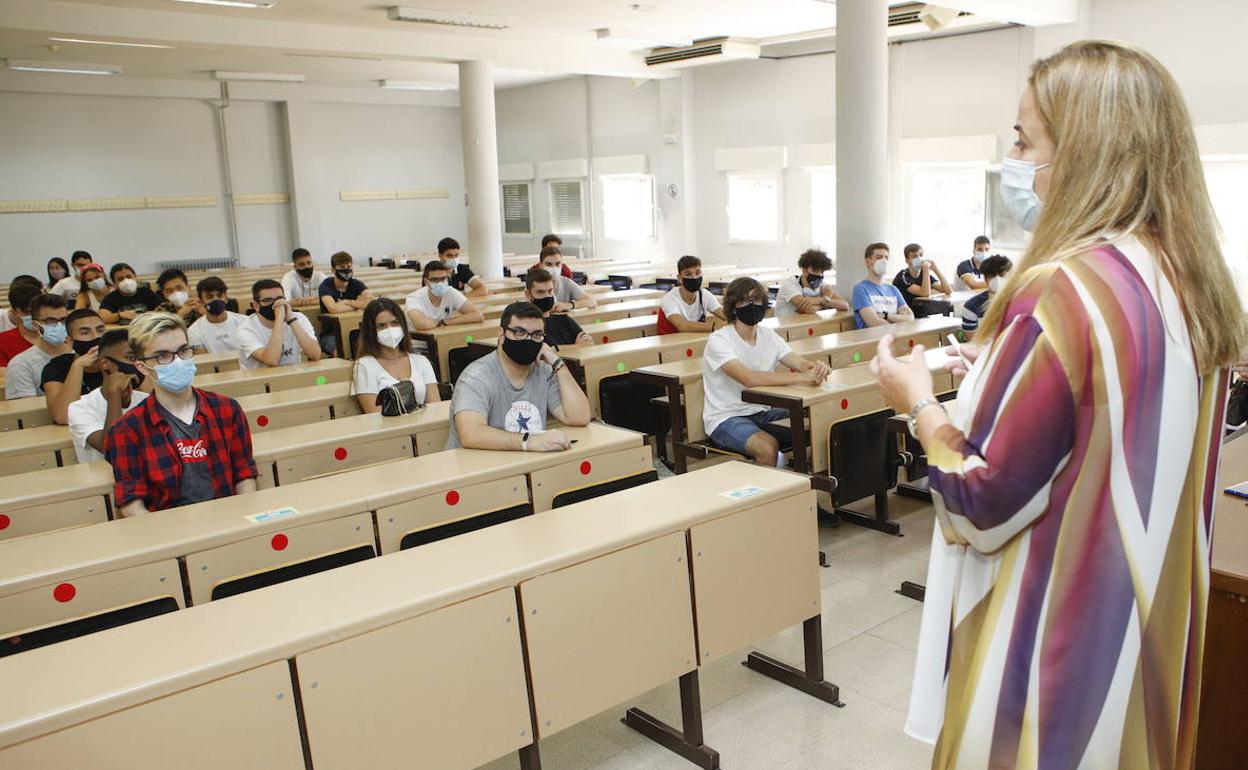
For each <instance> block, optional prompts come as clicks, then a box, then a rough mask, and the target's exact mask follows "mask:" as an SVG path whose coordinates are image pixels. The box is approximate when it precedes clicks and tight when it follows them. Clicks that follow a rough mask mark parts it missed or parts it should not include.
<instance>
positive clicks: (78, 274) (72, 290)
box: [48, 251, 94, 306]
mask: <svg viewBox="0 0 1248 770" xmlns="http://www.w3.org/2000/svg"><path fill="white" fill-rule="evenodd" d="M93 261H94V260H92V259H91V255H90V254H88V253H87V252H85V251H75V252H74V253H73V255H72V256H70V258H69V264H70V270H69V272H68V273H66V274H65V275H64V276H62V277H61V278H60V279H58V280H57V282H56V283H55V284H53V285H52V288H50V289H48V293H49V294H59V295H61V297H62V298H63V299H64V300H65V304H66V305H70V306H72V305H74V300H76V299H78V292H79V291H81V290H82V270H83V268H85V267H86V266H87V265H89V264H91V263H92V262H93ZM48 276H49V277H51V276H52V265H51V263H49V264H48Z"/></svg>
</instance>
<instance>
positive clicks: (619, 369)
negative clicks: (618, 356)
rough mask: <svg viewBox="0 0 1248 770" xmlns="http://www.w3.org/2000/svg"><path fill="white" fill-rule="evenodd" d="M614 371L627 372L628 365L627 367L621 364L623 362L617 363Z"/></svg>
mask: <svg viewBox="0 0 1248 770" xmlns="http://www.w3.org/2000/svg"><path fill="white" fill-rule="evenodd" d="M615 370H616V371H617V372H627V371H628V365H627V364H625V363H623V362H620V363H618V364H616V365H615Z"/></svg>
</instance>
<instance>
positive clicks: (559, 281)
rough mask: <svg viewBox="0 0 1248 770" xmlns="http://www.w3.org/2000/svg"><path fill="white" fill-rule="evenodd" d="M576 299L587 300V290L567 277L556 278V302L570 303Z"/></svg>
mask: <svg viewBox="0 0 1248 770" xmlns="http://www.w3.org/2000/svg"><path fill="white" fill-rule="evenodd" d="M575 299H585V290H584V289H582V288H581V285H580V284H578V283H577V282H576V281H574V280H572V279H571V278H569V277H567V276H566V275H560V276H556V278H555V301H556V302H569V303H570V302H572V300H575Z"/></svg>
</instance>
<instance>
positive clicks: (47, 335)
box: [4, 294, 70, 398]
mask: <svg viewBox="0 0 1248 770" xmlns="http://www.w3.org/2000/svg"><path fill="white" fill-rule="evenodd" d="M29 311H30V318H31V325H32V326H31V328H32V329H33V330H34V331H35V332H37V333H38V334H39V337H38V339H36V340H35V343H34V344H33V345H31V346H30V347H28V348H26V349H25V350H23V351H22V352H21V353H18V354H17V355H16V356H13V358H12V359H11V360H10V361H9V366H8V369H7V370H6V374H5V380H4V397H5V398H29V397H30V396H42V395H43V388H42V387H40V384H39V383H40V376H41V375H42V374H43V367H45V366H47V365H48V362H49V361H51V360H52V359H53V358H56V357H57V356H59V355H61V354H63V353H68V352H69V351H70V346H69V332H67V331H66V330H65V317H66V316H67V315H69V311H68V310H66V309H65V300H63V299H61V298H60V296H59V295H56V294H36V295H35V298H34V299H32V300H31V301H30V306H29Z"/></svg>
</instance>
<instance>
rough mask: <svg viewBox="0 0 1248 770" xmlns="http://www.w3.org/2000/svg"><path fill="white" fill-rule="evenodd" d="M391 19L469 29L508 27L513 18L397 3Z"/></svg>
mask: <svg viewBox="0 0 1248 770" xmlns="http://www.w3.org/2000/svg"><path fill="white" fill-rule="evenodd" d="M388 13H389V16H390V20H391V21H413V22H416V23H418V24H438V25H441V26H444V27H465V28H468V29H507V28H508V27H510V26H511V20H510V19H506V18H504V17H502V16H490V15H488V14H484V13H457V12H455V11H438V10H433V9H430V8H407V7H405V6H401V5H396V6H393V7H391V8H390V9H389V10H388Z"/></svg>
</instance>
